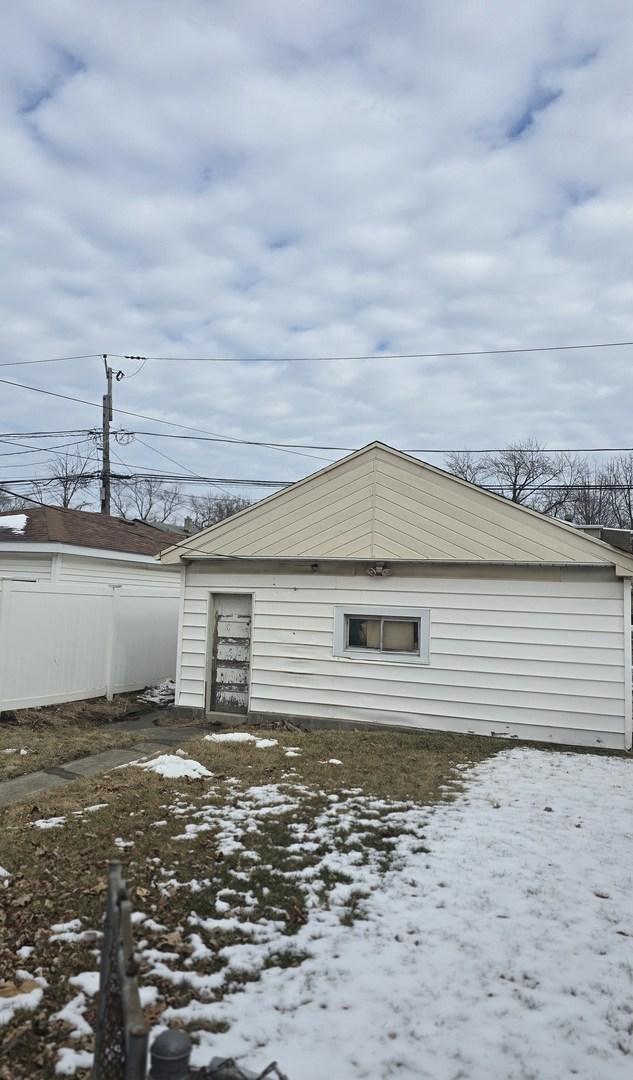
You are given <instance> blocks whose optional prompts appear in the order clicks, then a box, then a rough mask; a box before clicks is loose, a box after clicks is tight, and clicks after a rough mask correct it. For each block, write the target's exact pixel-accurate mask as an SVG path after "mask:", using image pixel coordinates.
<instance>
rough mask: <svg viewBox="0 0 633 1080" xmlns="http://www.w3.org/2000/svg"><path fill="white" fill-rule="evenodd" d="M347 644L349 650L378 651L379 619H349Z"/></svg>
mask: <svg viewBox="0 0 633 1080" xmlns="http://www.w3.org/2000/svg"><path fill="white" fill-rule="evenodd" d="M347 643H348V645H349V647H350V649H379V648H380V619H355V618H353V617H350V619H349V623H348V638H347Z"/></svg>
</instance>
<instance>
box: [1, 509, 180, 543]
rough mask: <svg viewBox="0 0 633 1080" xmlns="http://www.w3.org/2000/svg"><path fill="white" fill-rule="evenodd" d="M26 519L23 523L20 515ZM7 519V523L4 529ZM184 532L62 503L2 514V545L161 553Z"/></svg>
mask: <svg viewBox="0 0 633 1080" xmlns="http://www.w3.org/2000/svg"><path fill="white" fill-rule="evenodd" d="M18 517H19V518H25V519H26V520H25V521H22V522H19V526H18V528H16V527H15V525H16V518H18ZM3 519H4V520H6V522H7V526H6V527H5V528H3V525H2V522H3ZM182 535H183V534H182V532H181V531H179V530H177V529H174V530H173V531H172V532H171V533H166V532H165V530H164V529H158V528H155V527H154V526H153V525H150V524H149V523H148V522H146V521H126V520H125V519H124V518H118V517H111V516H109V515H108V514H94V513H91V512H89V511H87V510H64V509H62V507H60V506H32V507H28V508H25V509H20V510H12V511H10V512H9V513H3V514H0V544H3V543H7V542H9V541H10V542H11V545H12V546H13V545H16V546H19V544H20V543H33V542H37V543H50V544H72V545H75V546H78V547H89V548H103V549H104V550H107V551H125V552H130V553H131V554H135V555H157V554H158V553H159V551H161V549H162V548H164V547H165V544H166V543H169V541H170V540H171V541H172V542H177V541H178V540H180V539H181V537H182Z"/></svg>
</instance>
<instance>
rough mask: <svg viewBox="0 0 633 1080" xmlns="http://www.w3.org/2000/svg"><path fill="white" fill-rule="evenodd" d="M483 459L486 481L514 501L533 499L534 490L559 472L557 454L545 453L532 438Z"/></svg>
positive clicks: (528, 501) (551, 479)
mask: <svg viewBox="0 0 633 1080" xmlns="http://www.w3.org/2000/svg"><path fill="white" fill-rule="evenodd" d="M482 461H483V463H484V467H485V472H486V477H487V481H488V484H489V485H491V486H492V485H494V486H497V487H500V488H501V489H502V494H504V495H505V496H506V497H507V498H508V499H511V500H512V502H516V503H530V502H533V501H534V496H535V494H536V492H537V491H539V490H540V489H541V488H543V487H545V485H546V484H550V483H552V482H553V481H555V480H557V479H558V478H559V476H560V474H561V463H560V462H559V461H558V460H557V455H552V454H546V453H545V452H544V451H543V447H542V446H541V445H540V444H539V443H538V442H536V440H534V439H527V440H526V441H525V442H523V443H516V444H515V445H514V446H507V447H506V449H505V450H501V452H500V453H498V454H487V455H485V457H484V458H483V459H482Z"/></svg>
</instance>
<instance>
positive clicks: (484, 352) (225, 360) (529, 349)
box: [0, 341, 633, 379]
mask: <svg viewBox="0 0 633 1080" xmlns="http://www.w3.org/2000/svg"><path fill="white" fill-rule="evenodd" d="M631 345H633V341H600V342H581V343H580V344H576V345H529V346H517V347H516V348H504V349H462V350H451V351H439V352H412V353H386V352H380V353H356V354H351V355H347V356H343V355H341V356H336V355H320V356H136V355H133V354H130V353H113V352H105V353H104V352H100V353H81V354H79V355H78V356H51V357H47V358H46V359H44V360H9V361H3V362H0V367H27V366H30V365H31V364H59V363H62V362H63V361H66V360H93V359H100V358H101V357H103V356H109V357H112V358H113V359H116V360H139V361H141V362H142V363H141V367H140V368H138V370H137V371H135V372H134V373H133V374H132V375H125V376H124V378H127V379H133V378H134V376H135V375H138V374H139V372H140V371H141V370H142V368H143V365H144V364H145V363H146V362H147V361H148V360H152V361H153V360H159V361H160V360H165V361H169V362H172V363H174V362H175V363H177V362H181V363H213V364H272V363H274V364H312V363H322V362H324V361H330V360H333V361H347V360H433V359H450V358H457V357H461V356H512V355H517V354H522V353H545V352H570V351H573V350H577V349H622V348H626V347H627V346H631Z"/></svg>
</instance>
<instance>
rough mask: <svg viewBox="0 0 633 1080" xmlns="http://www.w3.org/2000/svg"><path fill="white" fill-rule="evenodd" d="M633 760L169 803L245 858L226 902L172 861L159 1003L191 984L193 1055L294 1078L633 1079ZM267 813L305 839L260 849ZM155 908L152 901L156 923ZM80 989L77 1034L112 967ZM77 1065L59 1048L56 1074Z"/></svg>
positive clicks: (514, 754)
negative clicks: (416, 801)
mask: <svg viewBox="0 0 633 1080" xmlns="http://www.w3.org/2000/svg"><path fill="white" fill-rule="evenodd" d="M236 734H237V733H236ZM233 741H236V740H233ZM237 741H240V740H237ZM176 761H177V762H178V763H179V764H180V763H182V759H181V758H176ZM632 769H633V765H632V764H630V763H629V762H628V761H625V760H622V759H618V758H609V757H598V756H594V755H590V754H587V755H580V754H567V753H562V754H561V753H553V752H547V751H539V750H528V749H519V748H516V749H513V750H509V751H504V752H501V753H499V754H497V755H496V756H495V757H494V758H491V759H489V760H487V761H485V762H483V763H482V764H480V765H478V766H476V767H475V768H473V769H471V770H464V771H463V772H461V773H460V774H459V775H460V776H461V778H462V780H463V782H464V785H465V787H464V791H463V792H462V793H461V794H458V795H457V797H456V798H455V800H454V801H453V802H446V803H442V804H439V805H437V806H433V807H425V806H416V805H413V804H411V803H396V802H390V801H388V800H384V799H377V798H374V797H371V796H368V795H365V794H364V793H363V792H362V791H361V790H360V789H347V790H341V791H340V792H339V793H337V794H334V793H330V794H327V793H324V792H321V793H318V794H319V796H320V798H321V802H320V803H319V805H318V808H317V809H316V810H314V812H313V814H312V816H310V814H309V813H308V803H309V800H310V798H311V797H312V796H313V795H314V793H313V792H311V791H310V789H308V788H306V787H304V786H302V785H300V784H297V783H287V784H264V785H261V786H254V787H251V788H248V789H247V790H245V791H244V790H242V789H239V788H237V787H235V789H234V790H231V789H230V790H229V796H230V797H229V798H227V800H226V801H222V800H221V799H219V798H218V797H217V795H212V793H206V794H203V795H201V796H199V797H197V798H196V801H194V802H193V803H188V802H187V801H184V800H183V799H182V798H180V797H179V798H178V800H177V801H175V802H174V804H173V805H171V806H166V807H165V810H166V812H167V814H168V819H169V820H168V824H169V825H170V826H171V827H172V829H173V828H174V826H175V829H174V832H175V833H176V836H175V838H176V839H177V840H178V841H179V842H182V843H183V844H186V843H188V842H191V841H192V840H194V839H195V838H196V837H197V836H198V834H199V833H202V832H210V834H211V835H212V836H213V837H214V840H215V844H216V846H217V849H218V851H219V853H220V854H222V855H223V856H224V858H225V859H233V858H234V859H237V860H238V861H237V862H236V863H235V864H234V865H235V866H236V867H238V868H237V869H233V870H232V871H231V873H232V875H233V881H234V887H231V888H229V889H222V890H220V891H219V892H217V894H215V893H214V891H213V889H214V884H213V880H212V876H213V868H212V866H209V865H207V864H206V863H205V862H204V861H203V862H202V865H201V867H200V874H199V878H196V879H195V880H192V881H188V880H181V879H180V878H179V876H178V873H177V869H176V867H174V869H172V870H170V869H168V868H166V867H162V866H161V868H160V875H161V882H160V889H161V891H162V892H163V894H164V895H165V896H167V897H169V896H171V895H175V894H176V893H177V894H178V896H181V895H183V894H182V890H188V891H189V893H190V894H191V905H190V914H189V917H188V919H187V923H188V925H187V926H181V927H180V929H179V931H178V933H176V935H175V938H176V940H181V941H182V939H185V938H186V943H187V952H186V954H185V956H183V955H182V953H181V952H179V951H178V949H177V947H176V950H175V951H171V942H168V940H165V941H164V942H163V945H162V946H161V947H160V948H157V947H156V945H155V942H154V943H153V942H151V941H150V940H144V941H143V940H140V941H139V943H138V948H139V951H140V953H141V956H142V961H143V970H144V975H143V978H142V985H143V987H144V993H145V995H146V1000H148V1001H151V1000H154V999H156V998H157V996H158V995H157V992H156V987H155V986H154V985H153V981H159V986H160V994H161V995H162V996H165V994H167V996H168V993H169V991H168V989H167V990H166V987H167V988H169V987H170V986H173V987H176V988H178V994H179V996H180V1000H182V995H183V992H184V994H185V996H188V997H189V1003H188V1004H187V1005H185V1006H172V1007H167V1008H166V1009H165V1012H164V1013H163V1015H162V1017H161V1021H160V1022H161V1025H163V1026H164V1025H165V1024H167V1023H173V1022H175V1021H176V1022H184V1023H185V1024H187V1025H188V1026H189V1029H190V1031H191V1033H192V1036H193V1039H194V1044H195V1047H194V1054H193V1061H192V1064H193V1065H195V1066H202V1065H205V1064H208V1062H209V1061H210V1060H211V1058H213V1057H214V1056H216V1055H219V1056H238V1057H239V1058H240V1059H241V1060H242V1062H243V1064H244V1065H245V1066H246V1067H248V1068H250V1069H253V1070H256V1069H262V1068H264V1067H265V1066H266V1065H267V1064H268V1062H269V1061H270V1060H271V1059H273V1058H275V1059H277V1060H278V1061H279V1063H280V1066H281V1068H282V1069H283V1070H284V1072H286V1073H287V1074H288V1075H289V1076H290V1077H292V1078H294V1080H323V1077H324V1076H328V1075H336V1076H337V1077H339V1078H340V1080H388V1078H393V1077H398V1078H399V1080H490V1078H491V1077H494V1078H498V1080H560V1078H563V1077H567V1076H574V1077H578V1078H580V1080H594V1078H596V1077H608V1078H609V1080H624V1078H625V1077H626V1078H627V1080H629V1077H630V1075H631V1063H632V1061H633V903H632V902H631V896H632V895H633V813H632V812H633V795H632V794H631V779H632V778H633V772H632V771H631V770H632ZM228 783H231V782H229V781H227V784H228ZM166 820H167V818H166ZM268 822H271V823H272V825H273V826H274V828H277V829H279V828H281V827H282V825H283V826H284V827H285V828H287V829H288V830H289V833H290V834H291V835H290V842H289V843H286V842H284V841H282V840H280V841H279V853H278V856H276V858H277V859H278V861H276V862H275V865H274V866H273V865H263V863H262V860H261V855H258V854H257V852H256V851H255V850H253V849H254V847H256V838H257V837H259V836H261V835H262V834H263V832H264V831H265V829H266V827H267V823H268ZM271 835H272V834H271ZM280 835H281V834H280ZM268 850H269V857H270V858H272V857H273V849H272V847H271V848H269V849H268ZM263 873H265V874H267V875H268V877H267V878H266V880H268V881H269V882H270V884H271V886H274V884H275V880H277V881H287V882H291V883H292V885H293V887H299V888H300V889H301V891H302V893H303V895H304V898H305V911H306V914H307V918H306V921H305V922H304V923H303V924H302V925H300V928H299V929H298V930H296V931H295V932H292V933H288V924H287V923H286V922H285V921H284V917H285V914H286V913H285V912H284V911H283V910H282V909H279V908H277V909H274V913H273V917H263V916H262V915H261V912H258V910H257V898H256V896H255V895H254V892H253V889H252V881H251V875H255V876H256V877H257V878H258V879H259V880H260V881H261V877H260V875H262V874H263ZM205 874H208V875H210V876H209V877H205V876H204V875H205ZM341 875H343V876H341ZM216 888H217V886H216ZM238 892H239V893H240V899H239V904H237V906H236V896H237V895H238ZM210 895H215V913H213V909H212V907H211V909H210V907H209V896H210ZM199 898H200V905H201V906H198V899H199ZM187 908H189V904H187ZM187 908H185V910H187ZM277 911H278V912H279V918H277V916H276V912H277ZM210 912H211V913H210ZM150 921H151V920H149V919H147V917H146V916H145V915H143V913H140V914H139V918H138V919H137V922H138V923H139V925H140V926H142V927H143V930H142V931H140V930H139V933H141V932H145V930H146V929H149V928H150ZM55 929H56V930H58V931H61V932H62V933H64V932H66V933H74V932H76V928H75V927H74V926H73V928H72V929H70V928H69V927H66V926H63V927H62V926H61V925H60V926H57V927H56V928H55ZM223 935H224V939H223ZM231 935H233V936H231ZM172 936H173V935H172ZM166 944H169V945H170V951H167V950H166V948H165V945H166ZM289 954H291V955H292V957H294V959H295V960H296V963H294V964H290V965H289V966H283V965H284V964H285V963H287V958H288V955H289ZM283 957H286V960H285V961H284V959H283ZM210 958H215V960H216V961H218V962H214V963H212V964H209V961H210ZM205 965H206V966H205ZM280 965H281V966H280ZM244 975H247V976H248V978H250V979H251V980H252V981H247V982H243V977H244ZM69 982H70V985H71V988H72V994H71V997H70V998H69V1001H68V1004H67V1005H66V1006H65V1007H64V1010H62V1012H63V1013H64V1019H65V1020H66V1022H67V1023H68V1024H69V1030H72V1031H73V1032H77V1033H79V1032H80V1031H81V1030H82V1018H83V1009H84V1005H85V999H86V998H87V997H90V996H92V995H94V993H95V992H96V990H97V986H98V973H97V972H96V971H85V972H82V973H80V974H79V975H76V976H74V977H71V978H70V980H69ZM60 1018H61V1013H60ZM222 1024H226V1025H227V1030H226V1031H225V1032H217V1031H216V1030H213V1028H217V1027H218V1026H221V1025H222ZM210 1029H211V1030H210ZM160 1030H162V1027H160V1026H159V1027H157V1028H155V1029H154V1032H153V1035H156V1034H157V1033H158V1032H159V1031H160ZM82 1053H83V1052H82ZM88 1058H89V1055H86V1057H85V1058H84V1060H85V1061H86V1062H87V1061H88ZM75 1067H77V1068H79V1067H80V1061H79V1059H78V1057H77V1056H74V1055H73V1051H72V1050H71V1048H68V1049H64V1050H62V1051H60V1059H59V1065H58V1070H59V1071H60V1072H61V1071H62V1070H63V1072H64V1074H66V1075H71V1074H72V1073H73V1072H74V1070H75Z"/></svg>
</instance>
